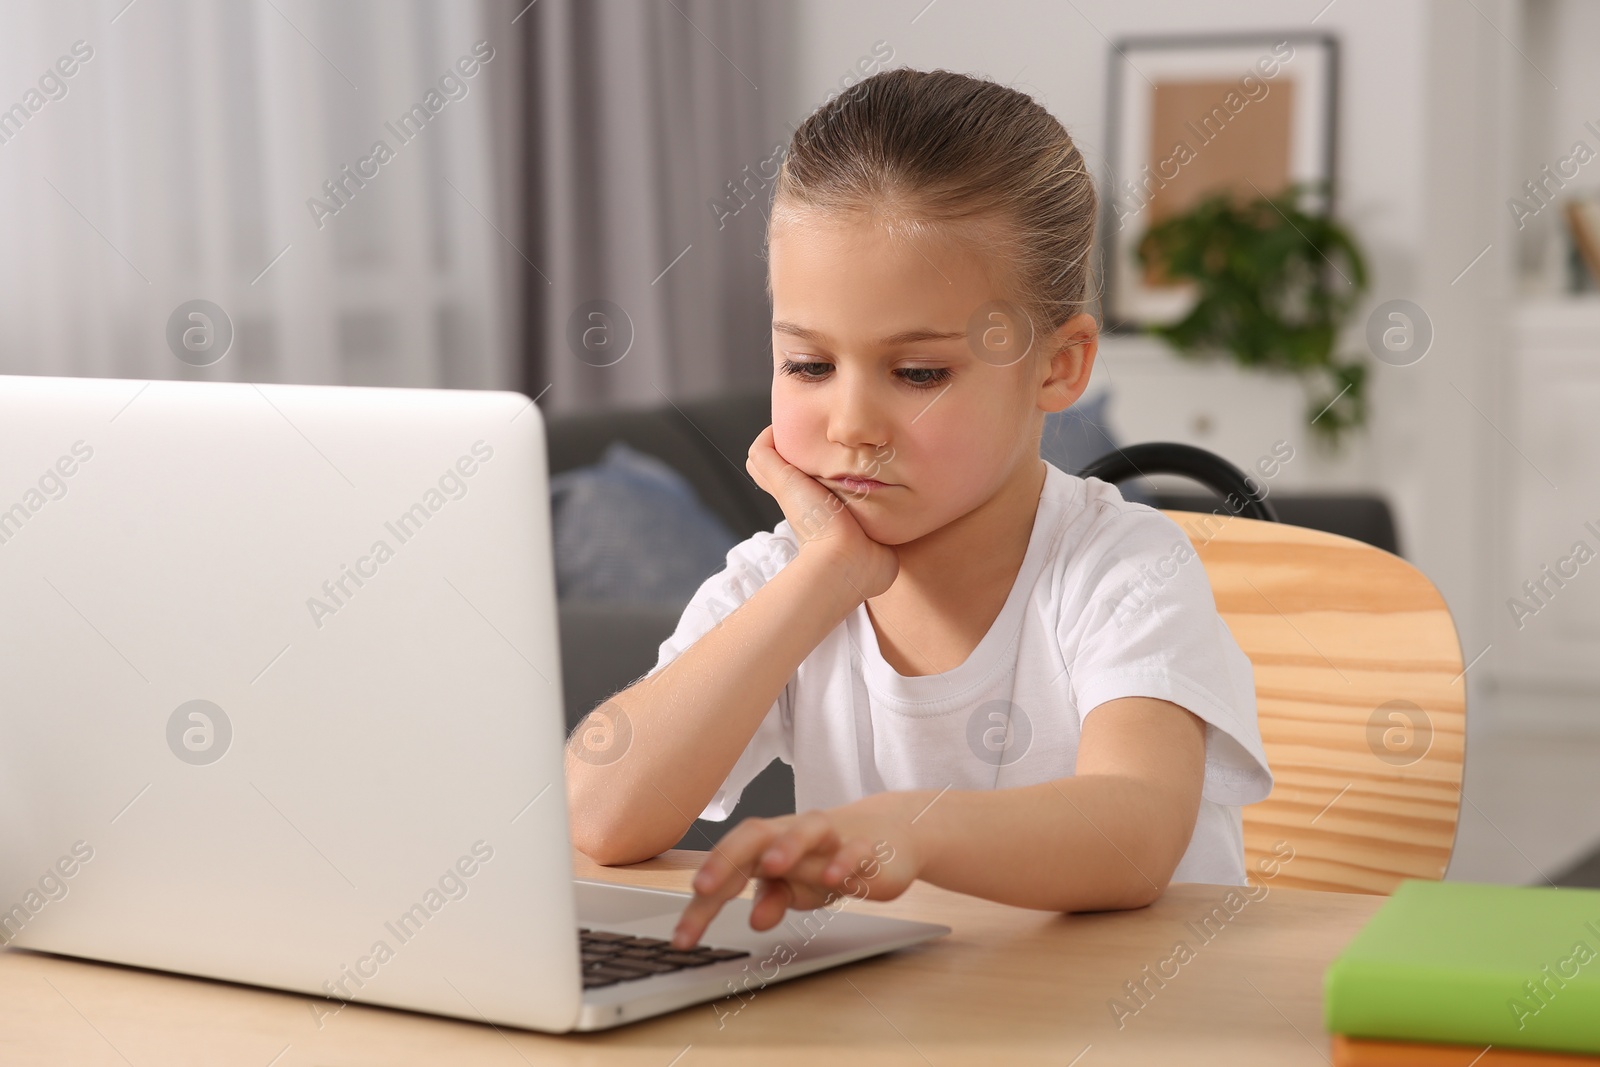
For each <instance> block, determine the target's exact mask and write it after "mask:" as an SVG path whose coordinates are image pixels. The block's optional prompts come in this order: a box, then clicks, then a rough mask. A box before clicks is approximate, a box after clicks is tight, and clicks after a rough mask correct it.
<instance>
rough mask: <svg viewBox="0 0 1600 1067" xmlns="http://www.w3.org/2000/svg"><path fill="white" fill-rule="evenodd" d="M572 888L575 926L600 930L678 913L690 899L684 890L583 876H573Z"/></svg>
mask: <svg viewBox="0 0 1600 1067" xmlns="http://www.w3.org/2000/svg"><path fill="white" fill-rule="evenodd" d="M572 888H573V890H574V892H575V894H576V896H577V905H578V925H580V926H590V927H598V928H600V929H607V928H608V926H615V925H617V924H620V923H630V922H635V921H637V920H639V919H650V918H655V917H657V916H661V915H678V914H681V913H682V911H683V908H684V905H686V904H688V903H689V900H690V897H689V894H687V893H671V892H667V891H666V890H659V889H639V888H637V887H634V886H625V885H611V884H608V883H606V882H589V881H584V880H583V879H573V882H572Z"/></svg>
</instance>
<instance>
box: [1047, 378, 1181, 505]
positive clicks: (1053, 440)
mask: <svg viewBox="0 0 1600 1067" xmlns="http://www.w3.org/2000/svg"><path fill="white" fill-rule="evenodd" d="M1110 399H1111V393H1110V392H1109V391H1102V392H1101V393H1100V394H1099V395H1097V396H1095V397H1094V398H1092V399H1089V400H1081V399H1080V400H1079V401H1078V402H1077V403H1076V404H1074V405H1072V406H1071V407H1070V408H1067V409H1066V410H1065V411H1052V412H1050V413H1049V414H1048V415H1046V416H1045V417H1044V434H1043V435H1042V437H1041V438H1040V440H1039V455H1041V456H1043V457H1044V458H1045V459H1046V460H1047V461H1049V462H1050V463H1053V464H1055V465H1056V466H1057V467H1060V468H1061V469H1062V470H1064V471H1066V472H1067V473H1068V474H1077V473H1078V472H1079V471H1081V470H1083V469H1084V468H1085V467H1087V466H1088V465H1089V464H1091V463H1093V462H1094V461H1095V460H1097V459H1099V458H1100V457H1101V456H1103V455H1105V454H1106V453H1107V452H1111V451H1114V450H1115V449H1116V448H1117V447H1118V446H1119V445H1120V444H1121V443H1122V442H1120V441H1118V440H1116V438H1114V437H1113V436H1112V435H1111V427H1110V426H1109V425H1108V424H1107V423H1106V403H1107V401H1109V400H1110ZM1117 488H1118V489H1119V490H1120V491H1121V493H1122V498H1123V499H1124V500H1132V501H1134V502H1135V503H1139V504H1148V505H1150V506H1151V507H1155V506H1156V501H1155V497H1154V495H1152V494H1151V493H1150V491H1149V490H1148V489H1147V488H1146V487H1145V486H1144V485H1143V484H1142V482H1141V481H1140V480H1138V479H1135V480H1133V481H1129V482H1123V483H1122V484H1121V485H1120V486H1118V487H1117Z"/></svg>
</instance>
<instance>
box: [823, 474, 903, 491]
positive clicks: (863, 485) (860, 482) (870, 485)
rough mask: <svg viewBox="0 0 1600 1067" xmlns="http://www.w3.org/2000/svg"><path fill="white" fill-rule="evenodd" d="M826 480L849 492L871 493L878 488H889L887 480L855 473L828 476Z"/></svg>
mask: <svg viewBox="0 0 1600 1067" xmlns="http://www.w3.org/2000/svg"><path fill="white" fill-rule="evenodd" d="M828 481H830V482H835V483H837V484H838V485H839V486H840V487H841V488H843V489H844V490H846V491H847V492H851V493H871V492H875V491H877V490H879V489H889V488H891V485H890V483H888V482H880V481H878V480H877V479H876V478H863V477H861V476H859V475H855V474H846V475H843V476H842V477H838V478H829V479H828Z"/></svg>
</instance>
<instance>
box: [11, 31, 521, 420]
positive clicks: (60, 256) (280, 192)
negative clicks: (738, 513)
mask: <svg viewBox="0 0 1600 1067" xmlns="http://www.w3.org/2000/svg"><path fill="white" fill-rule="evenodd" d="M517 6H520V5H517ZM516 10H517V8H516V7H513V6H511V5H510V4H509V3H508V2H505V3H502V2H497V0H454V2H452V0H441V2H432V0H405V2H396V0H341V2H340V3H337V4H330V3H322V2H316V0H228V2H222V3H216V2H210V0H134V2H133V3H131V4H130V3H129V2H128V0H99V2H78V3H72V2H63V3H48V4H46V3H18V4H5V5H0V75H3V76H0V373H12V374H66V375H98V376H119V377H137V378H174V377H199V378H222V379H232V380H249V381H297V382H331V383H346V384H383V385H411V386H463V387H480V388H488V387H504V386H515V385H520V380H519V375H520V368H519V366H518V359H517V357H516V354H515V351H514V347H513V346H514V345H515V343H516V338H515V336H514V334H515V324H514V322H513V321H512V319H511V317H510V316H509V315H508V309H509V307H510V304H511V300H512V299H513V298H514V291H513V288H512V287H513V286H514V285H515V284H516V282H517V279H516V278H515V277H514V272H512V271H510V270H509V269H508V260H509V259H514V258H515V257H516V255H517V253H516V252H515V251H513V250H512V249H511V248H510V246H509V244H508V242H509V241H510V240H511V237H512V236H514V235H515V230H516V226H517V223H516V219H515V217H514V214H515V208H516V205H515V196H516V192H515V190H514V189H511V190H510V191H509V192H508V188H507V187H508V186H509V185H510V183H508V182H506V181H504V180H503V176H504V175H505V174H507V173H509V171H508V168H507V165H506V163H505V146H504V145H503V144H501V143H499V142H500V141H501V140H503V138H499V137H497V135H496V133H495V130H496V129H497V124H500V126H501V127H502V128H503V125H504V124H505V123H506V122H507V121H508V116H510V115H513V114H514V112H515V104H514V102H512V101H508V100H507V99H505V97H507V96H512V97H514V96H515V95H516V87H517V85H518V82H519V80H520V78H519V76H518V75H517V74H516V72H515V70H514V68H515V66H516V65H517V64H519V63H520V62H521V59H520V51H521V46H520V41H519V38H518V34H519V29H518V27H516V26H513V25H511V20H512V18H513V17H514V16H515V15H516ZM80 42H81V43H80ZM75 48H76V51H75ZM485 57H487V59H485ZM463 59H465V60H466V62H465V63H462V65H461V66H459V67H458V66H457V64H458V63H460V62H461V61H462V60H463ZM474 61H476V62H474ZM58 63H59V65H58ZM68 70H70V71H71V74H70V76H69V75H67V74H66V73H64V72H66V71H68ZM468 70H470V71H471V73H470V74H467V73H465V71H468ZM508 87H509V88H510V89H511V92H509V93H507V92H506V89H507V88H508ZM430 91H431V92H432V93H433V94H434V95H433V96H432V97H430V96H429V95H428V94H429V93H430ZM414 105H416V106H418V107H420V108H421V111H420V113H417V112H414V111H413V106H414ZM408 115H409V116H411V118H410V124H409V125H406V124H404V123H402V122H401V119H402V117H404V116H408ZM408 135H409V136H408ZM378 142H384V143H385V144H386V145H387V148H388V157H387V159H386V160H385V159H384V158H382V153H377V154H375V149H376V147H377V144H378ZM364 160H366V161H368V162H365V163H364V162H363V161H364ZM346 167H349V168H350V170H349V171H348V172H347V171H345V169H344V168H346ZM352 173H354V175H355V177H354V178H352V177H350V176H349V175H350V174H352ZM363 173H364V174H366V175H367V176H366V177H365V178H362V174H363ZM330 181H332V182H338V183H341V185H342V193H341V196H340V197H339V198H338V199H335V198H333V197H331V196H330V195H329V193H328V190H327V187H326V186H325V184H324V183H326V182H330ZM313 200H320V201H321V202H322V203H323V204H324V205H325V207H328V208H333V207H337V211H336V212H333V213H331V214H330V213H328V212H327V211H314V210H313V207H312V206H311V205H310V203H309V202H311V201H313ZM319 216H320V217H319ZM497 231H499V232H497ZM503 234H504V235H505V236H503ZM195 299H203V300H208V301H211V302H213V303H214V304H216V305H218V306H220V307H221V308H222V310H223V311H224V312H225V313H226V315H227V317H228V319H229V320H231V323H232V326H233V335H234V336H233V341H232V346H231V348H230V350H229V351H228V352H227V354H226V355H225V356H224V357H223V358H221V359H220V361H218V362H216V363H214V364H212V365H210V366H204V367H194V366H191V365H190V362H185V361H182V360H180V359H179V358H178V357H177V356H176V355H175V354H174V352H173V351H172V349H171V346H170V345H169V342H168V320H169V318H170V317H171V316H172V314H173V312H174V310H175V309H177V308H178V307H179V306H180V305H183V304H184V303H186V302H188V301H191V300H195ZM191 362H193V361H191Z"/></svg>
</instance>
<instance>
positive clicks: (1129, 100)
mask: <svg viewBox="0 0 1600 1067" xmlns="http://www.w3.org/2000/svg"><path fill="white" fill-rule="evenodd" d="M1107 101H1108V115H1107V124H1106V131H1107V132H1106V149H1107V150H1106V159H1105V169H1106V174H1105V175H1104V176H1103V179H1102V196H1101V209H1102V223H1101V231H1100V232H1101V235H1102V238H1101V244H1102V249H1103V253H1102V258H1101V264H1100V269H1101V275H1102V277H1101V294H1102V297H1101V300H1102V303H1101V312H1102V317H1103V318H1104V320H1105V328H1106V329H1107V330H1110V331H1113V332H1117V331H1129V330H1136V329H1138V328H1139V327H1141V326H1144V325H1153V324H1158V323H1170V322H1175V321H1177V320H1179V319H1181V318H1182V317H1183V316H1184V315H1185V314H1187V313H1188V310H1189V308H1190V307H1191V306H1192V305H1193V302H1194V300H1195V294H1194V292H1193V286H1192V284H1189V283H1185V282H1182V281H1175V280H1172V279H1168V278H1165V277H1162V276H1161V275H1160V274H1159V273H1158V272H1156V271H1153V270H1149V269H1146V268H1144V267H1143V266H1142V265H1141V264H1140V263H1139V260H1138V257H1137V254H1136V250H1137V248H1138V246H1139V241H1140V239H1141V238H1142V237H1143V236H1144V233H1145V231H1146V230H1148V229H1149V227H1150V226H1152V225H1154V224H1155V223H1157V222H1159V221H1161V220H1162V219H1165V218H1169V217H1171V216H1173V215H1176V214H1181V213H1183V212H1185V211H1187V210H1188V209H1189V208H1191V207H1192V206H1193V205H1194V204H1195V203H1196V202H1197V201H1199V200H1201V199H1202V198H1204V197H1206V196H1209V195H1211V194H1213V193H1216V192H1220V191H1224V190H1226V191H1230V192H1232V193H1233V194H1234V195H1236V196H1239V197H1241V198H1245V199H1254V198H1256V197H1258V196H1276V195H1277V194H1279V193H1281V192H1282V191H1283V190H1284V188H1285V187H1286V186H1288V185H1289V184H1291V183H1322V184H1321V186H1320V188H1319V191H1318V192H1317V193H1316V194H1315V195H1314V196H1312V197H1310V198H1308V199H1306V200H1303V201H1301V203H1300V207H1301V209H1302V210H1305V211H1308V212H1311V213H1313V214H1330V213H1331V212H1332V211H1333V193H1332V190H1333V178H1334V174H1335V147H1336V146H1335V136H1336V131H1337V125H1338V114H1337V107H1338V41H1337V39H1336V38H1335V37H1333V36H1332V35H1329V34H1322V33H1304V32H1283V33H1274V32H1270V31H1263V32H1261V33H1250V34H1226V35H1205V36H1197V35H1184V36H1161V37H1124V38H1121V39H1119V40H1117V41H1114V42H1112V45H1111V56H1110V63H1109V85H1108V92H1107Z"/></svg>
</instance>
